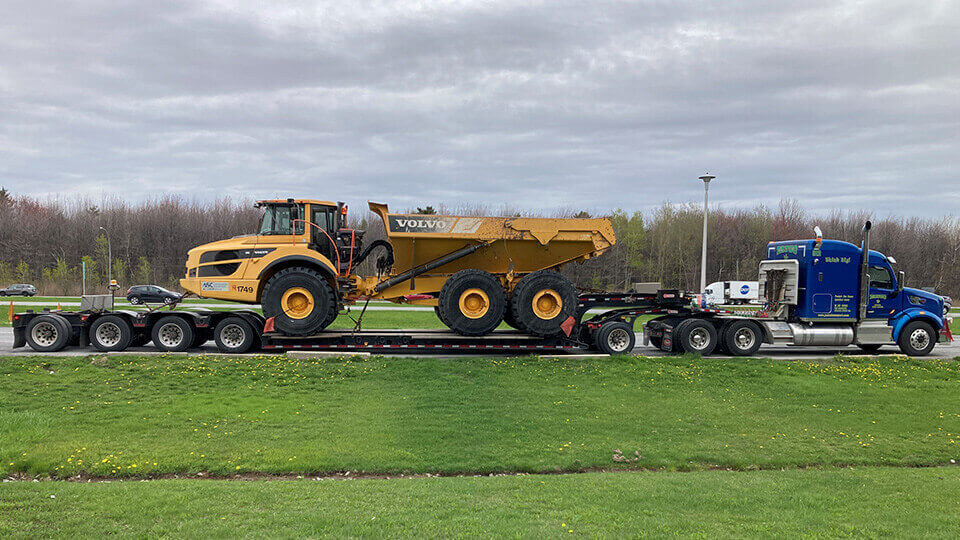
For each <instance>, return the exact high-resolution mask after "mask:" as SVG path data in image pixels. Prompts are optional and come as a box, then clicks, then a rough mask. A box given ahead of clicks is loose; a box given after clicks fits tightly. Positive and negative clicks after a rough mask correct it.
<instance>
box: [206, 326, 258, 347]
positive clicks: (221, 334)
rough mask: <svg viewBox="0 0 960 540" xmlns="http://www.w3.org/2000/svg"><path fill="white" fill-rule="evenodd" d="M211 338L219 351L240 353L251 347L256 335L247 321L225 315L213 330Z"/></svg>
mask: <svg viewBox="0 0 960 540" xmlns="http://www.w3.org/2000/svg"><path fill="white" fill-rule="evenodd" d="M213 340H214V341H215V342H216V343H217V349H219V350H220V352H223V353H231V354H242V353H245V352H248V351H249V350H250V349H252V348H253V345H254V343H255V341H256V335H255V333H254V330H253V327H252V326H250V324H249V323H247V321H245V320H243V319H242V318H240V317H227V318H226V319H224V320H222V321H220V324H218V325H217V328H216V329H215V330H214V331H213Z"/></svg>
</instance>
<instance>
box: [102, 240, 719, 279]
mask: <svg viewBox="0 0 960 540" xmlns="http://www.w3.org/2000/svg"><path fill="white" fill-rule="evenodd" d="M704 227H706V225H704ZM100 230H101V231H103V233H104V234H105V235H107V288H109V287H110V285H111V284H113V247H112V246H111V245H110V233H109V232H108V231H107V230H106V229H104V228H103V227H100ZM704 234H706V233H704ZM704 238H706V236H704Z"/></svg>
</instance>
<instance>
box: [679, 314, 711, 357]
mask: <svg viewBox="0 0 960 540" xmlns="http://www.w3.org/2000/svg"><path fill="white" fill-rule="evenodd" d="M677 330H678V334H679V335H678V336H677V339H678V340H679V341H680V347H681V348H682V349H683V350H684V352H688V353H693V354H700V355H703V356H707V355H709V354H710V353H712V352H713V350H714V349H715V348H717V329H716V328H714V327H713V325H712V324H710V323H708V322H706V321H704V320H701V319H687V320H686V321H683V322H682V323H680V325H678V326H677Z"/></svg>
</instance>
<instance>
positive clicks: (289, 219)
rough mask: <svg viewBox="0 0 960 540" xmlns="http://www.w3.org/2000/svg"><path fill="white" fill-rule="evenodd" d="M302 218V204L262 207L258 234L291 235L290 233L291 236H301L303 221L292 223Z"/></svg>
mask: <svg viewBox="0 0 960 540" xmlns="http://www.w3.org/2000/svg"><path fill="white" fill-rule="evenodd" d="M302 216H303V205H302V204H284V205H269V206H264V210H263V215H262V216H260V230H259V232H258V234H263V235H266V234H291V231H293V234H303V221H297V222H296V223H294V220H296V219H303V217H302ZM291 225H292V226H293V227H292V228H291Z"/></svg>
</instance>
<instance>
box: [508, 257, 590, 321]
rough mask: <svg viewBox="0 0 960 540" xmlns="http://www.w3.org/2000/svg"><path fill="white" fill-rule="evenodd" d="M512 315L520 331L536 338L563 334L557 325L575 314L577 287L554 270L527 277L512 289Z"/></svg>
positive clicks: (534, 273) (538, 272)
mask: <svg viewBox="0 0 960 540" xmlns="http://www.w3.org/2000/svg"><path fill="white" fill-rule="evenodd" d="M510 309H511V311H512V313H511V316H512V317H513V320H514V321H515V322H516V323H517V325H518V326H519V327H520V329H521V330H523V331H524V332H527V333H529V334H533V335H535V336H555V335H559V334H561V333H563V329H562V328H560V325H561V324H563V321H565V320H567V318H569V317H570V316H572V315H574V314H575V313H576V312H577V288H576V287H574V285H573V283H572V282H571V281H570V280H569V279H567V277H566V276H564V275H563V274H561V273H560V272H556V271H554V270H539V271H537V272H533V273H531V274H527V275H526V276H524V278H523V279H521V280H520V283H518V284H517V287H516V288H515V289H514V290H513V296H512V297H511V300H510Z"/></svg>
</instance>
